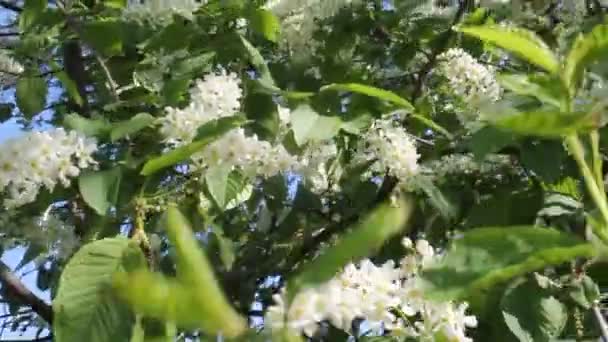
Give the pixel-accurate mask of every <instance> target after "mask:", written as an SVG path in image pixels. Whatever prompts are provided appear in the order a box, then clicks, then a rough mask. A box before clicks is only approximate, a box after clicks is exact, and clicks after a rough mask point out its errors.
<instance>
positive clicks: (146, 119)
mask: <svg viewBox="0 0 608 342" xmlns="http://www.w3.org/2000/svg"><path fill="white" fill-rule="evenodd" d="M155 120H156V119H155V118H154V117H153V116H152V115H150V114H148V113H139V114H137V115H135V116H134V117H132V118H131V119H129V120H127V121H122V122H117V123H114V124H112V130H111V132H110V139H111V140H112V141H117V140H120V139H122V138H124V137H128V136H131V135H133V134H135V133H137V132H139V131H141V130H142V129H144V128H146V127H149V126H150V125H152V124H153V123H154V121H155Z"/></svg>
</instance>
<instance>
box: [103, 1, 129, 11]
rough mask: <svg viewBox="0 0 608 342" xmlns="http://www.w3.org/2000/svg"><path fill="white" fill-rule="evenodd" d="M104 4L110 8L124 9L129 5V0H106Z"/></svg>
mask: <svg viewBox="0 0 608 342" xmlns="http://www.w3.org/2000/svg"><path fill="white" fill-rule="evenodd" d="M103 4H104V6H106V7H109V8H116V9H123V8H125V7H126V6H127V0H104V1H103Z"/></svg>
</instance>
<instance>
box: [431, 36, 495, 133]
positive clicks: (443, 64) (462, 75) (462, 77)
mask: <svg viewBox="0 0 608 342" xmlns="http://www.w3.org/2000/svg"><path fill="white" fill-rule="evenodd" d="M439 61H440V63H439V67H438V69H439V73H440V74H441V75H443V76H444V77H445V78H446V79H447V81H448V84H449V86H450V89H451V91H452V92H453V93H454V95H456V96H458V97H460V98H462V99H463V100H464V101H465V102H466V103H467V104H469V105H470V106H472V107H473V108H476V107H478V106H479V105H481V104H482V103H484V102H487V101H497V100H498V99H500V96H501V88H500V85H499V84H498V81H497V80H496V73H495V71H494V68H492V67H488V66H485V65H483V64H481V63H479V62H478V61H477V60H476V59H475V58H474V57H473V56H471V55H469V54H468V53H467V52H466V51H464V50H463V49H460V48H452V49H449V50H448V51H446V52H444V53H442V54H441V55H439ZM457 114H458V119H459V120H460V121H461V123H462V124H463V125H464V126H465V127H468V128H475V127H477V126H478V125H477V123H478V120H479V113H478V111H477V110H476V109H473V110H469V111H464V112H458V113H457ZM477 128H478V127H477ZM473 130H474V129H473Z"/></svg>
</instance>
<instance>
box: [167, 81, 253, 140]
mask: <svg viewBox="0 0 608 342" xmlns="http://www.w3.org/2000/svg"><path fill="white" fill-rule="evenodd" d="M242 96H243V90H242V89H241V81H240V79H239V78H238V76H237V75H236V74H234V73H226V72H225V71H222V72H221V73H217V74H216V73H210V74H207V75H206V76H205V77H204V78H203V79H202V80H200V79H199V80H197V81H196V82H195V85H194V87H193V88H192V89H191V90H190V99H191V101H190V104H189V105H188V106H187V107H185V108H183V109H180V108H173V107H167V108H166V109H165V111H166V115H165V116H164V117H162V118H161V119H160V120H159V122H160V125H161V127H160V133H161V134H162V135H163V136H164V137H165V141H166V142H168V143H170V144H175V145H181V144H186V143H189V142H191V141H192V140H193V139H194V137H195V136H196V132H197V130H198V128H199V127H200V126H202V125H203V124H205V123H207V122H209V121H211V120H217V119H219V118H222V117H226V116H231V115H234V114H235V113H236V112H238V111H239V109H240V100H241V97H242Z"/></svg>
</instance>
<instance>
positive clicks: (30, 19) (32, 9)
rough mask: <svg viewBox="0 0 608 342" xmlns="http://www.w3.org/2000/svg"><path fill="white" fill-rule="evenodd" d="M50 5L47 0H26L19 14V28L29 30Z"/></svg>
mask: <svg viewBox="0 0 608 342" xmlns="http://www.w3.org/2000/svg"><path fill="white" fill-rule="evenodd" d="M47 6H48V1H47V0H25V3H24V5H23V11H22V12H21V13H20V14H19V29H20V30H21V32H23V31H27V30H28V29H29V28H30V27H32V26H33V25H35V24H36V21H38V19H39V18H40V17H41V16H42V15H43V13H44V11H45V10H46V8H47Z"/></svg>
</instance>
